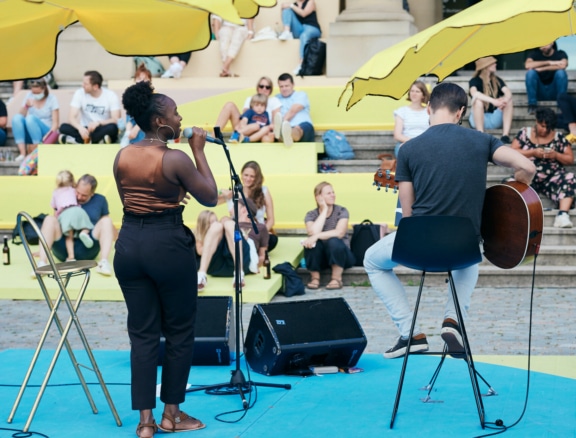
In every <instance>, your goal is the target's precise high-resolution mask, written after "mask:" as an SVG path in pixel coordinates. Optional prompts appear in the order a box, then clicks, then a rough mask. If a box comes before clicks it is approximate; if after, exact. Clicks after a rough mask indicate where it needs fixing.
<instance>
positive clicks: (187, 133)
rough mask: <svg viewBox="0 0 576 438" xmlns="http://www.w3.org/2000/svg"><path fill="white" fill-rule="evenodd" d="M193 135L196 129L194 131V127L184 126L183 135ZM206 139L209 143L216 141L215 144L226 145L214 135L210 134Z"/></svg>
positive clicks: (188, 136)
mask: <svg viewBox="0 0 576 438" xmlns="http://www.w3.org/2000/svg"><path fill="white" fill-rule="evenodd" d="M193 135H194V131H192V128H184V130H183V131H182V136H183V137H186V138H192V136H193ZM206 141H207V142H208V143H214V144H219V145H221V146H224V144H223V143H222V141H221V140H219V139H217V138H214V137H210V136H209V135H207V136H206Z"/></svg>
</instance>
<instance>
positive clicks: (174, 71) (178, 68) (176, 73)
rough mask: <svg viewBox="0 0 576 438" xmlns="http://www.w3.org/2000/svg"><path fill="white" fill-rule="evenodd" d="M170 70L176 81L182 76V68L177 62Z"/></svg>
mask: <svg viewBox="0 0 576 438" xmlns="http://www.w3.org/2000/svg"><path fill="white" fill-rule="evenodd" d="M170 69H171V70H172V74H173V75H174V78H175V79H178V78H180V76H182V70H184V67H182V64H180V63H179V62H175V63H174V64H172V66H171V67H170Z"/></svg>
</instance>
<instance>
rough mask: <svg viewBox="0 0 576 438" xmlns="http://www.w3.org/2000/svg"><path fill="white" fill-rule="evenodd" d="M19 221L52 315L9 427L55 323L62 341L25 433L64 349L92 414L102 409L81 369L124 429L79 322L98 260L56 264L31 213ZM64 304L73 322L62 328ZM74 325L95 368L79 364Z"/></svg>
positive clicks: (19, 215) (18, 398)
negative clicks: (75, 285)
mask: <svg viewBox="0 0 576 438" xmlns="http://www.w3.org/2000/svg"><path fill="white" fill-rule="evenodd" d="M16 221H17V229H18V233H19V234H20V237H21V239H22V244H23V246H24V249H25V251H26V255H27V256H28V259H29V260H30V264H31V265H32V269H33V271H34V273H35V274H36V279H37V280H38V284H39V285H40V289H41V290H42V293H43V295H44V298H45V300H46V303H47V304H48V308H49V310H50V315H49V317H48V320H47V321H46V325H45V327H44V331H43V332H42V335H41V337H40V340H39V342H38V346H37V347H36V351H35V352H34V355H33V357H32V360H31V362H30V366H29V367H28V371H27V372H26V375H25V377H24V381H23V382H22V385H21V386H20V391H19V392H18V395H17V397H16V400H15V402H14V405H13V407H12V411H11V412H10V416H9V417H8V420H7V421H8V423H12V421H13V419H14V416H15V414H16V410H17V409H18V405H19V404H20V401H21V400H22V397H23V395H24V391H25V389H26V387H27V385H28V382H29V380H30V377H31V375H32V372H33V370H34V367H35V366H36V362H37V360H38V357H39V355H40V353H41V351H42V349H43V347H44V343H45V341H46V338H47V336H48V334H49V332H50V328H51V326H52V322H54V323H55V324H56V327H57V328H58V332H59V333H60V340H59V341H58V345H57V347H56V350H55V351H54V354H53V356H52V360H51V362H50V365H49V367H48V369H47V371H46V374H45V376H44V380H43V382H42V384H41V386H40V390H39V391H38V394H37V396H36V400H35V401H34V404H33V406H32V409H31V411H30V413H29V416H28V419H27V421H26V424H25V425H24V428H23V429H22V430H23V432H28V430H29V428H30V425H31V424H32V420H33V419H34V415H35V414H36V410H37V409H38V406H39V404H40V401H41V399H42V396H43V395H44V391H45V389H46V386H47V385H48V382H49V380H50V377H51V375H52V372H53V371H54V368H55V366H56V363H57V361H58V358H59V356H60V353H61V351H62V348H63V347H66V351H67V353H68V356H69V357H70V360H71V362H72V366H73V367H74V371H75V372H76V375H77V376H78V380H79V381H80V384H81V385H82V388H83V389H84V393H85V394H86V397H87V399H88V403H89V404H90V407H91V409H92V412H93V413H94V414H97V413H98V409H97V408H96V404H95V403H94V399H93V398H92V395H91V393H90V390H89V388H88V384H87V383H86V380H85V378H84V376H83V374H82V371H81V369H80V367H84V368H86V369H89V370H91V371H93V372H94V373H95V374H96V377H97V379H98V382H99V384H100V387H101V388H102V392H103V394H104V396H105V397H106V401H107V402H108V405H109V406H110V410H111V411H112V415H113V416H114V419H115V421H116V424H117V425H118V427H120V426H122V422H121V420H120V417H119V415H118V412H117V411H116V408H115V406H114V403H113V401H112V398H111V397H110V393H109V392H108V388H107V387H106V384H105V382H104V379H103V378H102V374H101V372H100V369H99V368H98V364H97V363H96V359H95V358H94V355H93V354H92V350H91V348H90V345H89V343H88V340H87V338H86V335H85V334H84V330H83V329H82V325H81V324H80V319H79V318H78V310H79V308H80V304H81V303H82V299H83V298H84V294H85V292H86V289H87V286H88V282H89V280H90V269H91V268H93V267H95V266H96V265H97V263H96V262H95V261H94V260H82V261H73V262H64V263H56V262H55V261H54V258H53V257H52V254H51V251H50V248H49V247H48V244H47V242H46V239H45V238H44V236H43V235H42V232H41V231H40V229H39V228H38V226H37V225H36V223H35V222H34V220H33V218H32V217H31V216H30V215H29V214H28V213H26V212H23V211H21V212H19V213H18V215H17V219H16ZM24 222H28V223H29V224H30V225H31V226H32V228H33V229H34V231H35V232H36V233H37V234H38V240H39V244H40V245H41V246H42V248H43V249H44V251H45V253H46V257H47V260H48V265H46V266H42V267H38V265H37V263H36V260H35V259H34V256H33V254H32V250H31V249H30V243H29V242H28V240H27V238H26V235H25V234H24V231H23V225H24ZM76 276H84V279H83V281H82V284H81V286H80V289H79V291H78V295H77V297H76V300H75V301H74V302H73V301H72V300H71V299H70V295H69V293H68V290H67V287H68V283H69V281H70V278H72V277H76ZM44 277H47V278H53V279H54V280H55V281H56V283H57V285H58V289H59V292H58V295H57V297H56V299H55V300H54V301H52V297H51V295H50V292H49V290H48V288H47V286H46V283H45V282H44ZM62 301H63V302H64V303H65V304H66V308H67V309H68V312H69V318H68V321H67V323H66V325H63V324H62V321H61V319H60V317H59V316H58V309H59V307H60V304H61V303H62ZM72 325H74V326H75V327H76V330H77V332H78V335H79V337H80V339H81V341H82V344H83V346H84V350H85V352H86V354H87V356H88V358H89V360H90V364H91V368H90V367H89V366H86V365H82V364H80V363H79V362H78V360H77V359H76V356H75V354H74V352H73V350H72V347H71V346H70V343H69V341H68V334H69V332H70V329H71V328H72Z"/></svg>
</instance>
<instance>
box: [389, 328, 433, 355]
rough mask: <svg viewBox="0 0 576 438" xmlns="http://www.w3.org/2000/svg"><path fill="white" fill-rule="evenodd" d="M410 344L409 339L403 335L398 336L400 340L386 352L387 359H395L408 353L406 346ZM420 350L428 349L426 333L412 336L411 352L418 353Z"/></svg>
mask: <svg viewBox="0 0 576 438" xmlns="http://www.w3.org/2000/svg"><path fill="white" fill-rule="evenodd" d="M407 345H408V339H402V336H400V337H399V338H398V342H396V345H394V346H393V347H392V348H390V349H389V350H387V351H386V352H385V353H384V357H385V358H386V359H395V358H397V357H402V356H404V355H405V354H406V347H407ZM418 351H428V341H427V340H426V335H424V334H419V335H416V336H414V337H413V338H412V343H411V344H410V353H416V352H418Z"/></svg>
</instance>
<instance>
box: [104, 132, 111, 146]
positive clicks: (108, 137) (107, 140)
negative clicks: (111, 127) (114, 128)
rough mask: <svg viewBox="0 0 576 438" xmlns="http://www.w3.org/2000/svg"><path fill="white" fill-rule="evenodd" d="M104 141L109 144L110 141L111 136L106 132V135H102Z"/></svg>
mask: <svg viewBox="0 0 576 438" xmlns="http://www.w3.org/2000/svg"><path fill="white" fill-rule="evenodd" d="M104 143H105V144H110V143H112V137H110V136H109V135H108V134H106V135H105V136H104Z"/></svg>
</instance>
